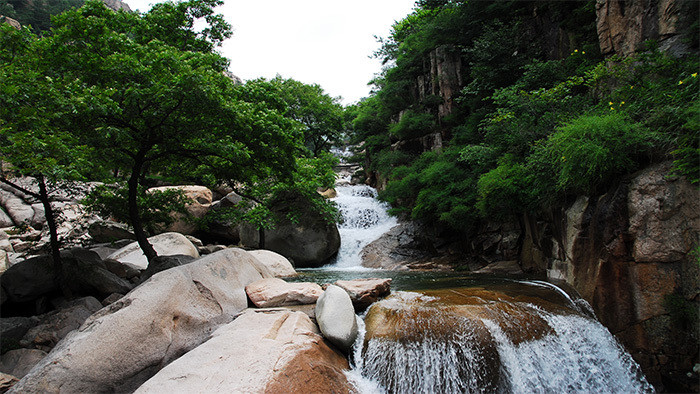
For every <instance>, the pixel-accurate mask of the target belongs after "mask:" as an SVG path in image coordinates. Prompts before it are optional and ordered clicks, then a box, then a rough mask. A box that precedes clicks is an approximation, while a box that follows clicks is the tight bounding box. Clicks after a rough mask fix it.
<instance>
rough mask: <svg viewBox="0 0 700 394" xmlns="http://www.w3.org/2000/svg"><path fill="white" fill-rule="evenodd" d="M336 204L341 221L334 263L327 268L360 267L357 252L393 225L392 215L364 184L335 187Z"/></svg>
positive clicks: (355, 268)
mask: <svg viewBox="0 0 700 394" xmlns="http://www.w3.org/2000/svg"><path fill="white" fill-rule="evenodd" d="M336 192H337V193H338V195H337V197H335V198H334V199H333V201H335V203H336V204H337V205H338V209H339V210H340V214H341V216H342V218H343V219H342V222H341V223H340V224H339V225H338V231H339V232H340V240H341V241H340V250H339V251H338V255H337V257H336V261H335V263H334V264H333V265H332V266H330V267H326V268H327V269H343V270H360V269H363V267H362V265H361V264H362V259H361V256H360V254H361V252H362V248H364V247H365V246H366V245H367V244H369V243H370V242H372V241H374V240H375V239H377V238H379V237H380V236H381V235H382V234H384V233H385V232H387V231H389V230H390V229H391V228H392V227H394V226H395V225H396V224H397V222H396V218H394V217H392V216H389V214H388V213H387V210H388V206H387V204H385V203H382V202H380V201H379V200H377V199H376V197H377V191H376V190H375V189H373V188H371V187H369V186H367V185H349V184H348V185H343V186H337V187H336Z"/></svg>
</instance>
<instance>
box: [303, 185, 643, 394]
mask: <svg viewBox="0 0 700 394" xmlns="http://www.w3.org/2000/svg"><path fill="white" fill-rule="evenodd" d="M336 191H337V193H338V195H337V197H336V198H335V199H334V201H335V202H336V204H337V205H338V208H339V210H340V212H341V214H342V216H343V222H342V223H340V224H339V226H338V227H339V231H340V234H341V247H340V251H339V252H338V255H337V258H336V259H335V261H334V262H332V263H331V264H329V265H326V266H324V267H321V268H316V269H301V270H299V273H300V275H299V277H298V278H296V279H295V281H312V282H317V283H319V284H323V283H333V282H335V281H336V280H339V279H343V280H348V279H360V278H391V279H392V284H391V287H392V294H391V295H390V296H389V297H388V298H386V299H384V300H382V301H379V302H377V303H375V304H374V305H373V306H372V307H370V309H368V311H366V312H364V313H363V315H362V316H360V317H361V320H360V325H361V327H360V335H359V337H358V339H357V341H356V342H355V347H354V351H353V354H352V355H351V366H352V370H351V371H350V372H348V377H349V378H350V380H351V381H352V382H353V383H354V384H355V386H356V387H357V389H358V391H360V392H362V393H467V392H468V393H471V392H489V393H490V392H499V393H512V392H514V393H532V392H542V393H559V392H577V393H590V392H596V393H643V392H653V391H654V390H653V387H652V386H651V385H650V384H648V383H647V381H646V379H645V378H644V376H643V374H642V373H641V370H640V368H639V366H638V365H637V364H636V363H635V362H634V361H633V360H632V357H631V356H630V355H629V354H628V353H627V352H625V350H624V349H623V348H622V346H621V345H620V344H619V343H618V342H617V341H616V340H615V338H614V337H613V336H612V335H611V334H610V332H609V331H608V330H607V329H606V328H605V327H603V325H602V324H600V323H599V322H598V320H597V319H596V318H595V316H594V313H593V311H592V308H591V307H590V306H589V305H588V304H587V303H586V302H585V301H584V300H583V299H580V298H579V297H578V296H577V295H576V294H575V292H573V291H571V290H570V289H568V288H566V286H563V287H560V286H557V285H555V284H552V283H549V282H544V281H538V280H528V279H514V278H499V277H493V276H484V275H474V274H469V273H460V272H415V271H414V272H412V271H382V270H375V269H370V268H365V267H362V265H361V251H362V248H364V247H365V246H366V245H367V244H369V243H370V242H371V241H373V240H375V239H377V238H379V237H380V236H381V235H382V234H383V233H385V232H386V231H388V230H389V229H391V228H392V227H393V226H395V225H396V224H397V222H396V219H395V218H393V217H391V216H389V215H388V214H387V206H386V204H384V203H381V202H380V201H378V200H377V199H376V191H375V190H374V189H372V188H371V187H369V186H366V185H342V186H338V187H337V188H336ZM365 327H366V328H365Z"/></svg>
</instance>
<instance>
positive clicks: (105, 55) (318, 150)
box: [0, 0, 343, 261]
mask: <svg viewBox="0 0 700 394" xmlns="http://www.w3.org/2000/svg"><path fill="white" fill-rule="evenodd" d="M221 3H222V2H221V1H219V0H190V1H185V2H178V3H172V2H166V3H160V4H157V5H155V6H154V7H153V8H152V9H151V10H150V11H149V12H147V13H145V14H138V13H130V12H124V11H119V12H114V11H112V10H109V9H107V8H106V7H105V6H104V4H102V3H101V2H99V1H88V2H86V3H85V5H84V6H83V7H81V8H79V9H71V10H69V11H66V12H64V13H62V14H60V15H58V16H56V17H54V18H53V27H52V28H51V30H49V31H47V32H45V33H42V34H40V35H36V34H34V33H32V31H31V30H30V29H28V28H26V27H25V28H22V29H21V30H16V29H14V28H12V27H11V26H9V25H7V24H0V80H2V81H3V83H2V86H0V132H1V133H0V151H1V153H2V155H3V160H4V161H6V162H7V163H11V167H10V168H9V169H8V168H4V169H3V170H4V171H6V172H3V173H1V174H0V181H2V182H4V183H6V184H9V185H12V186H17V185H16V184H14V183H13V182H12V178H11V177H12V176H17V175H28V176H33V177H35V178H36V179H37V180H38V182H39V186H40V189H41V191H42V192H41V195H37V196H36V197H37V198H38V199H39V200H41V201H42V202H43V203H44V206H45V209H46V212H47V218H48V219H49V228H50V229H52V241H53V242H52V244H53V246H54V248H53V249H54V257H55V259H56V260H57V261H58V260H60V257H59V256H58V241H59V240H58V239H57V238H56V237H55V223H53V219H54V217H55V216H57V215H58V213H55V214H54V213H53V212H52V211H51V206H50V204H49V202H50V196H49V194H50V193H49V191H50V188H51V186H52V185H56V184H57V183H59V182H62V181H66V180H96V181H102V182H105V183H106V184H108V185H109V186H106V187H103V188H98V189H97V191H96V193H95V194H93V195H92V196H91V198H90V199H89V202H90V203H91V205H92V206H93V207H94V208H95V209H98V210H100V211H103V212H105V213H109V214H110V215H114V216H115V217H118V218H122V219H124V220H126V221H128V223H129V224H130V225H131V226H132V227H133V229H134V233H135V235H136V237H137V240H138V241H139V244H140V246H141V248H142V249H143V250H144V253H145V254H146V256H147V257H148V259H149V261H152V260H153V259H154V258H155V257H156V253H155V251H154V250H153V248H152V247H151V245H150V244H149V243H148V241H147V240H146V237H147V236H148V235H149V234H148V230H151V231H154V230H153V229H154V227H152V226H151V224H153V222H154V221H156V222H157V221H163V220H165V219H167V215H164V214H163V213H164V211H167V209H164V207H169V208H173V209H174V208H177V207H181V206H182V203H183V200H182V199H181V196H178V195H176V194H173V193H170V194H167V193H166V194H155V193H147V192H146V190H147V188H149V187H151V186H155V185H162V184H202V185H205V186H210V187H215V186H222V185H224V186H228V187H231V188H233V189H234V190H236V191H237V192H239V194H240V195H241V196H243V197H245V203H244V204H241V205H240V206H239V207H237V208H239V209H238V210H236V212H232V213H230V216H231V217H236V218H237V219H238V220H247V221H250V222H254V223H256V224H257V225H258V226H261V227H266V226H271V225H274V222H275V220H276V219H279V218H274V217H272V213H271V210H270V209H269V208H270V204H271V202H272V201H274V200H275V199H279V198H282V197H284V196H289V195H290V194H291V195H294V196H297V198H298V197H302V198H304V199H306V200H307V201H308V203H309V204H311V205H312V206H314V207H316V208H317V209H318V210H319V211H321V212H322V213H324V214H327V216H328V218H329V219H332V218H333V215H332V214H333V207H332V206H331V205H330V204H329V203H327V202H326V201H325V200H324V199H322V198H321V197H320V196H319V195H318V193H316V189H317V188H318V187H329V186H332V184H333V181H334V177H333V173H332V168H333V165H334V163H335V161H334V160H335V159H333V158H332V157H331V156H330V155H329V154H328V152H327V151H328V149H329V148H330V146H329V145H330V144H331V143H332V142H333V141H335V140H336V139H337V138H338V135H339V133H340V131H341V130H342V127H343V117H342V107H340V105H339V104H338V103H337V102H336V100H335V99H333V98H330V97H329V96H327V95H326V94H325V93H324V92H323V91H322V89H320V88H319V87H318V86H309V85H304V84H302V83H299V82H297V81H293V80H280V79H275V80H272V81H265V80H255V81H251V82H249V83H246V84H236V83H235V82H234V80H232V79H231V78H229V77H228V76H227V75H226V73H225V71H226V69H227V67H228V60H227V59H225V58H223V57H222V56H221V55H219V54H218V53H217V52H216V50H215V49H216V47H217V46H218V45H219V44H220V43H221V42H222V41H223V40H225V39H226V38H228V37H229V36H230V35H231V27H230V26H229V25H228V24H227V23H226V22H225V21H224V20H223V18H222V17H221V15H217V14H215V13H214V7H216V6H218V5H221ZM195 22H197V23H198V24H202V23H203V24H205V28H203V29H199V28H194V27H193V26H194V25H195Z"/></svg>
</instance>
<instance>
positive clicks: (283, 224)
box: [241, 197, 340, 267]
mask: <svg viewBox="0 0 700 394" xmlns="http://www.w3.org/2000/svg"><path fill="white" fill-rule="evenodd" d="M274 207H275V208H274V209H273V210H274V211H275V215H276V216H277V217H278V218H279V219H280V222H278V223H277V224H276V225H275V228H273V229H270V230H265V243H264V247H265V249H269V250H272V251H274V252H277V253H279V254H281V255H282V256H284V257H287V258H288V259H290V260H292V261H293V262H294V265H295V266H296V267H319V266H321V265H323V264H325V263H326V262H327V261H328V260H329V259H330V258H331V257H333V256H334V255H335V254H336V253H338V249H339V248H340V233H339V232H338V227H337V226H336V225H335V223H332V222H328V221H326V220H325V219H324V218H323V217H321V216H320V215H319V214H318V213H316V212H314V211H313V210H312V209H311V208H310V207H309V204H308V203H304V202H303V201H302V200H300V199H297V198H294V197H291V198H290V199H288V200H282V201H278V202H276V203H275V204H274ZM289 207H294V209H296V210H297V218H298V221H294V222H293V221H291V220H290V219H289V217H288V216H287V213H288V212H287V209H289ZM241 241H242V242H243V241H244V239H243V236H241ZM250 246H253V247H257V245H250Z"/></svg>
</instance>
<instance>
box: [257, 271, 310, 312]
mask: <svg viewBox="0 0 700 394" xmlns="http://www.w3.org/2000/svg"><path fill="white" fill-rule="evenodd" d="M245 291H246V294H248V298H250V301H251V302H252V303H253V304H254V305H255V306H257V307H258V308H271V307H277V306H285V305H298V304H313V303H315V302H316V300H318V297H320V296H321V294H323V289H321V286H319V285H317V284H316V283H307V282H296V283H287V282H285V281H283V280H282V279H278V278H265V279H260V280H258V281H255V282H253V283H251V284H249V285H248V286H246V288H245Z"/></svg>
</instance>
